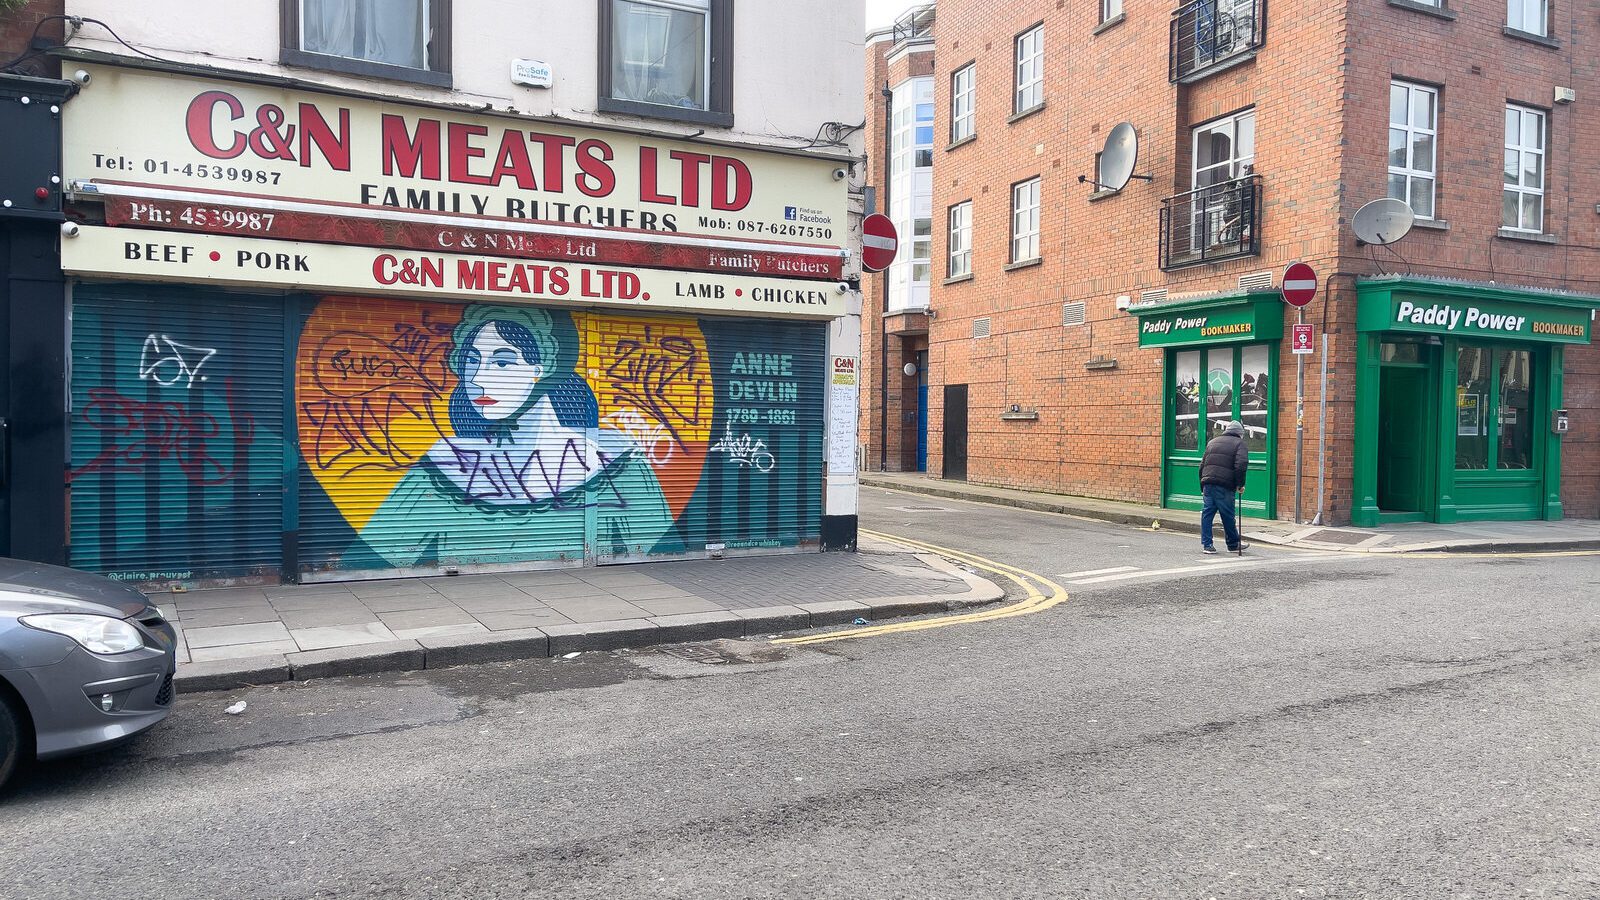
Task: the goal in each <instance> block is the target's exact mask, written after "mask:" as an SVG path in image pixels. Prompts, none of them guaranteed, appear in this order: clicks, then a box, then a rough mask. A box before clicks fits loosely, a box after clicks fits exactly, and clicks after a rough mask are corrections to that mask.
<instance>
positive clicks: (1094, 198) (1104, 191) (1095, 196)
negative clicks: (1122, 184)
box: [1089, 188, 1122, 203]
mask: <svg viewBox="0 0 1600 900" xmlns="http://www.w3.org/2000/svg"><path fill="white" fill-rule="evenodd" d="M1120 193H1122V188H1101V189H1100V190H1098V191H1095V192H1094V193H1092V194H1090V195H1089V202H1090V203H1099V202H1100V201H1101V200H1106V199H1109V198H1111V197H1115V196H1117V195H1118V194H1120Z"/></svg>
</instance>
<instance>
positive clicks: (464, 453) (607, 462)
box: [450, 438, 627, 509]
mask: <svg viewBox="0 0 1600 900" xmlns="http://www.w3.org/2000/svg"><path fill="white" fill-rule="evenodd" d="M450 451H451V453H452V454H453V455H454V457H455V460H454V465H455V468H456V469H457V471H459V472H460V474H461V475H462V476H463V477H464V478H465V485H464V486H463V487H462V492H463V493H465V494H466V496H467V498H468V499H470V500H475V501H481V502H486V503H490V504H506V503H510V504H525V503H548V504H550V506H551V507H552V508H554V509H581V508H584V507H587V506H599V507H612V508H617V509H622V508H626V507H627V503H626V502H625V501H624V500H623V498H622V494H621V493H620V492H619V491H618V490H617V488H616V486H615V485H614V484H612V483H611V480H610V479H609V478H604V479H595V482H596V483H595V484H593V485H590V484H589V482H590V475H591V472H592V471H593V469H592V468H591V466H590V464H589V460H588V457H587V456H586V455H585V452H584V447H583V446H582V445H580V444H579V442H578V441H577V440H576V439H573V438H568V439H567V440H566V442H565V445H564V446H563V447H561V449H560V450H559V451H555V452H547V451H546V450H545V449H539V450H534V451H532V452H522V453H513V452H510V451H506V450H473V449H469V448H465V447H459V446H457V445H456V444H454V443H451V444H450ZM595 456H596V457H597V459H596V461H597V462H598V464H599V468H600V469H601V470H602V471H608V470H610V469H612V468H613V466H614V464H615V463H616V462H617V460H613V459H612V458H611V457H609V456H607V455H606V454H605V453H602V452H600V451H598V450H597V451H595ZM586 486H592V487H594V488H595V491H594V492H593V493H595V495H596V496H594V497H588V496H586V495H585V494H586V491H585V490H584V488H585V487H586Z"/></svg>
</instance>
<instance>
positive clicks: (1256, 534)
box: [861, 472, 1600, 553]
mask: <svg viewBox="0 0 1600 900" xmlns="http://www.w3.org/2000/svg"><path fill="white" fill-rule="evenodd" d="M861 484H862V486H864V487H879V488H888V489H890V490H896V491H906V492H908V493H913V494H923V495H926V496H930V497H941V498H944V499H950V500H970V501H974V502H981V503H993V504H998V505H1001V506H1012V507H1016V508H1018V509H1027V510H1032V511H1034V512H1050V513H1058V514H1061V515H1069V516H1077V517H1079V518H1085V519H1096V520H1099V521H1102V522H1114V523H1117V524H1122V525H1140V526H1149V525H1151V523H1155V522H1159V523H1161V524H1162V525H1163V526H1164V527H1169V528H1170V527H1173V526H1178V527H1181V528H1185V529H1188V530H1189V531H1194V530H1196V529H1198V528H1199V526H1200V513H1198V512H1195V511H1193V510H1185V509H1164V508H1161V507H1156V506H1148V505H1145V504H1142V503H1127V502H1123V501H1119V500H1099V499H1095V498H1093V497H1073V496H1068V495H1066V494H1051V493H1046V492H1043V491H1025V490H1019V489H1017V488H1004V487H995V486H993V485H984V484H971V483H968V482H964V481H946V480H944V479H941V478H933V477H931V476H928V475H924V474H920V473H911V472H871V473H866V472H864V473H862V474H861ZM1241 523H1242V524H1241V527H1242V528H1243V529H1244V531H1245V539H1246V540H1247V541H1260V542H1264V543H1269V544H1277V545H1280V546H1285V547H1300V548H1304V549H1308V550H1328V551H1335V552H1343V551H1352V550H1354V551H1363V552H1374V553H1413V552H1416V553H1420V552H1504V551H1517V550H1593V549H1600V521H1597V520H1594V519H1562V520H1560V521H1555V522H1461V523H1454V524H1449V525H1439V524H1434V523H1430V522H1405V523H1396V524H1392V525H1384V526H1382V527H1381V528H1352V527H1338V528H1333V527H1322V526H1310V525H1300V524H1296V523H1294V522H1292V521H1287V520H1282V519H1280V520H1262V519H1242V520H1241ZM1217 527H1218V529H1219V533H1220V528H1221V526H1220V525H1219V526H1217Z"/></svg>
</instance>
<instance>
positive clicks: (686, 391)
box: [606, 325, 702, 462]
mask: <svg viewBox="0 0 1600 900" xmlns="http://www.w3.org/2000/svg"><path fill="white" fill-rule="evenodd" d="M615 355H616V359H615V360H614V361H612V363H611V365H610V366H608V367H607V368H606V377H607V378H609V379H610V380H611V386H612V387H613V388H614V389H616V392H617V396H618V399H619V400H621V401H626V402H628V403H631V404H632V405H633V406H634V407H635V408H636V409H637V410H638V411H639V413H640V417H641V419H644V418H645V417H648V419H651V420H654V423H655V424H654V425H646V428H647V429H651V430H653V429H654V428H660V429H662V430H663V432H664V433H665V434H666V435H667V437H669V438H670V439H671V442H672V444H671V445H669V446H668V448H667V457H670V456H671V454H672V449H673V446H676V447H677V448H679V449H687V444H686V443H685V441H684V439H683V436H682V435H680V434H679V433H678V425H679V424H680V423H681V424H684V425H688V426H690V427H691V428H692V427H694V426H697V425H699V424H700V422H701V415H702V409H701V404H702V400H701V380H702V377H701V374H700V351H699V349H698V348H696V347H695V345H694V342H693V341H691V340H690V339H688V338H686V337H681V336H678V335H661V336H660V337H656V336H655V334H654V333H653V332H652V330H651V327H650V326H649V325H646V326H645V327H644V338H643V340H640V339H638V338H633V337H623V338H619V339H618V340H617V344H616V347H615ZM624 430H627V428H626V426H624ZM630 434H631V432H630ZM657 461H658V462H663V461H665V460H663V459H660V458H657Z"/></svg>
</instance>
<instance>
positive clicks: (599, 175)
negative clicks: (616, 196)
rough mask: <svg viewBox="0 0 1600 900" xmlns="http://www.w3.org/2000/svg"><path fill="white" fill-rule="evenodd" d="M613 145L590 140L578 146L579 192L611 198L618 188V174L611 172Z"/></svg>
mask: <svg viewBox="0 0 1600 900" xmlns="http://www.w3.org/2000/svg"><path fill="white" fill-rule="evenodd" d="M613 156H615V154H614V153H612V152H611V145H610V144H607V143H606V142H605V141H602V140H598V139H595V138H590V139H588V140H586V141H584V142H583V143H581V144H579V145H578V168H579V169H580V170H582V172H583V174H582V175H579V176H578V190H580V191H582V192H583V193H585V194H587V195H588V196H590V197H609V196H611V192H612V191H614V190H616V187H617V173H616V172H613V171H611V158H612V157H613Z"/></svg>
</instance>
